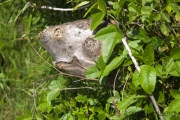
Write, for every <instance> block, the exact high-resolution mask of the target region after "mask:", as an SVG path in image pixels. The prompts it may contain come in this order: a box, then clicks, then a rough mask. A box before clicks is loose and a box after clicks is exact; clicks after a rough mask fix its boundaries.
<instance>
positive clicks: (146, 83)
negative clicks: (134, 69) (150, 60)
mask: <svg viewBox="0 0 180 120" xmlns="http://www.w3.org/2000/svg"><path fill="white" fill-rule="evenodd" d="M140 68H141V72H140V84H141V86H142V88H143V89H144V90H145V91H146V92H147V93H148V94H152V92H153V91H154V88H155V85H156V70H155V69H154V68H153V67H151V66H149V65H142V66H141V67H140Z"/></svg>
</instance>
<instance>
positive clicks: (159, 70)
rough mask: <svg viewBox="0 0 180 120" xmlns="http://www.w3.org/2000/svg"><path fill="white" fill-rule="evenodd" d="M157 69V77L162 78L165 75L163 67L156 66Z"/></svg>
mask: <svg viewBox="0 0 180 120" xmlns="http://www.w3.org/2000/svg"><path fill="white" fill-rule="evenodd" d="M155 69H156V74H157V76H162V75H163V70H162V66H161V65H156V67H155Z"/></svg>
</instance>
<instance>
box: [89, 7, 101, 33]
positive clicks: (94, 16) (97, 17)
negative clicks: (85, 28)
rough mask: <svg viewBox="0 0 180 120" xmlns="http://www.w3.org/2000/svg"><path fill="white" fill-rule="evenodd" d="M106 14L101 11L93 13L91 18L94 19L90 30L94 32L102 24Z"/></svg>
mask: <svg viewBox="0 0 180 120" xmlns="http://www.w3.org/2000/svg"><path fill="white" fill-rule="evenodd" d="M104 16H105V14H104V13H102V12H101V11H99V10H96V9H94V11H93V13H91V18H92V19H93V21H92V23H91V26H90V29H91V30H94V29H96V28H97V26H98V25H99V24H100V23H101V22H102V20H103V18H104Z"/></svg>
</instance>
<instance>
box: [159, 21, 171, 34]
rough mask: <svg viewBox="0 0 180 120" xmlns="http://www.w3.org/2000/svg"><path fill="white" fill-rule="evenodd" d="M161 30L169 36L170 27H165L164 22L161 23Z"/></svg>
mask: <svg viewBox="0 0 180 120" xmlns="http://www.w3.org/2000/svg"><path fill="white" fill-rule="evenodd" d="M161 32H162V33H163V34H164V35H166V36H169V32H170V29H169V28H168V27H167V25H166V24H164V23H163V24H162V25H161Z"/></svg>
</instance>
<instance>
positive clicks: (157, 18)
mask: <svg viewBox="0 0 180 120" xmlns="http://www.w3.org/2000/svg"><path fill="white" fill-rule="evenodd" d="M160 19H161V14H160V13H158V14H157V15H156V17H155V18H154V20H155V21H156V22H157V21H159V20H160Z"/></svg>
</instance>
